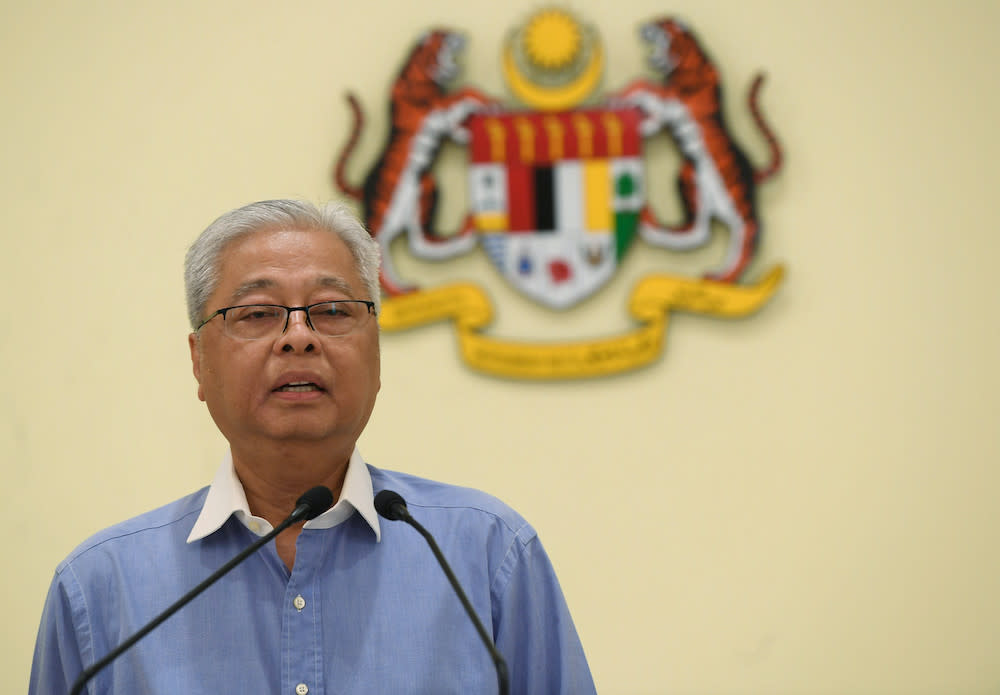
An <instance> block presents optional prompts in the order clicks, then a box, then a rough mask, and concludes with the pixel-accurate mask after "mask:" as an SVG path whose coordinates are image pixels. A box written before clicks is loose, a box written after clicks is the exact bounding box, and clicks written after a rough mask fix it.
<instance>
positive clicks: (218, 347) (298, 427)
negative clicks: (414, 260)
mask: <svg viewBox="0 0 1000 695" xmlns="http://www.w3.org/2000/svg"><path fill="white" fill-rule="evenodd" d="M336 299H371V297H368V296H367V293H366V291H365V288H364V284H363V283H362V281H361V277H360V276H359V275H358V272H357V270H356V269H355V264H354V259H353V257H352V256H351V253H350V251H349V250H348V249H347V246H346V245H345V244H344V242H342V241H341V240H340V239H339V238H337V237H336V236H334V235H333V234H330V233H329V232H322V231H295V230H282V231H259V232H254V233H252V234H249V235H247V236H245V237H242V238H240V239H238V240H236V241H234V242H232V243H230V244H229V246H227V247H226V248H225V249H224V250H223V253H222V256H221V259H220V277H219V284H218V286H217V287H216V288H215V291H214V292H213V293H212V296H211V297H209V300H208V302H207V304H206V306H205V315H206V316H207V315H209V314H211V313H212V312H213V311H215V310H217V309H221V308H223V307H228V306H234V305H239V304H283V305H285V306H306V305H309V304H315V303H317V302H324V301H330V300H336ZM188 342H189V344H190V348H191V362H192V366H193V369H194V376H195V378H196V379H197V380H198V397H199V398H201V400H203V401H205V403H206V404H207V405H208V410H209V412H210V413H211V414H212V418H213V419H214V420H215V423H216V425H217V426H218V427H219V430H220V431H221V432H222V434H223V435H224V436H225V437H226V439H228V440H229V442H230V444H231V445H232V446H233V447H234V448H238V447H240V446H251V445H254V444H257V443H263V442H264V440H269V441H272V442H288V443H293V442H321V441H328V442H330V443H331V444H332V445H334V446H337V447H346V446H353V444H354V442H355V441H357V438H358V436H359V435H360V434H361V431H362V430H363V429H364V427H365V424H366V423H367V422H368V417H369V415H371V412H372V408H373V407H374V405H375V395H376V394H377V393H378V390H379V386H380V381H379V347H378V326H377V323H376V319H375V317H371V319H370V320H369V321H368V323H367V324H366V325H365V326H364V327H363V328H361V329H358V330H357V331H355V332H354V333H349V334H348V335H344V336H338V337H326V336H323V335H320V334H318V333H316V332H314V331H313V330H312V329H310V328H309V326H308V324H307V323H306V316H305V312H302V311H296V312H293V313H291V314H290V316H289V320H288V329H287V330H286V331H285V332H284V333H282V334H281V335H279V336H277V337H276V338H273V339H267V338H265V339H260V340H239V339H236V338H231V337H229V336H227V335H226V333H225V331H224V330H223V319H222V317H221V316H216V317H215V318H213V319H212V320H211V321H209V322H208V323H207V324H206V325H205V326H203V327H202V329H201V330H200V331H199V332H198V334H191V336H190V337H189V341H188ZM290 383H295V384H302V383H308V384H311V385H312V386H310V387H303V386H295V387H292V388H289V387H288V384H290Z"/></svg>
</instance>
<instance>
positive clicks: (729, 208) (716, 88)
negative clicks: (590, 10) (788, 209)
mask: <svg viewBox="0 0 1000 695" xmlns="http://www.w3.org/2000/svg"><path fill="white" fill-rule="evenodd" d="M640 36H641V37H642V39H643V40H644V41H646V42H647V43H649V44H650V48H651V52H650V57H649V63H650V65H651V66H652V67H653V69H655V70H657V71H658V72H661V73H662V74H663V75H664V81H663V83H662V84H658V83H655V82H650V81H647V80H640V81H638V82H635V83H633V84H632V85H630V86H629V87H627V88H626V89H625V90H623V91H622V92H621V93H620V95H619V99H624V101H625V102H626V103H629V104H633V105H635V106H637V107H638V108H639V109H640V110H641V111H642V112H643V122H642V124H641V126H640V127H641V131H642V135H643V136H644V137H649V136H652V135H654V134H655V133H657V132H659V131H660V130H662V129H664V128H666V129H667V130H668V131H669V132H670V134H671V136H672V137H673V139H674V140H675V142H676V143H677V145H678V147H679V148H680V150H681V154H682V156H683V158H684V164H683V165H682V167H681V172H680V177H679V179H678V182H677V183H678V189H679V192H680V196H681V202H682V204H683V206H684V223H683V224H682V225H680V226H666V225H663V224H660V223H659V222H658V221H657V219H656V217H655V215H654V214H653V212H652V210H650V208H649V207H648V206H647V207H646V208H645V209H644V210H643V213H642V222H641V224H640V228H639V230H640V234H641V235H642V238H643V239H645V240H646V241H648V242H650V243H652V244H655V245H658V246H662V247H665V248H669V249H679V250H687V249H694V248H697V247H699V246H702V245H704V244H706V243H708V241H709V238H710V235H711V224H712V220H713V219H717V220H719V221H721V222H722V223H723V224H725V225H726V226H727V227H728V228H729V232H730V241H729V246H728V248H727V251H726V255H725V259H724V261H723V263H722V265H721V267H719V268H718V269H716V270H713V271H712V272H710V273H707V274H706V277H707V278H708V279H711V280H717V281H720V282H730V283H732V282H736V281H737V280H739V278H740V276H741V275H742V273H743V271H744V270H745V269H746V267H747V265H748V264H749V263H750V261H751V260H752V258H753V255H754V253H755V252H756V250H757V246H758V244H759V243H760V235H761V226H760V219H759V217H758V214H757V203H756V184H757V183H759V182H761V181H764V180H765V179H767V178H769V177H770V176H772V175H773V174H775V173H776V172H777V171H778V170H779V169H780V168H781V148H780V146H779V144H778V141H777V139H776V138H775V136H774V134H773V133H772V132H771V130H770V129H769V128H768V126H767V124H766V123H765V122H764V119H763V117H762V116H761V114H760V111H759V110H758V108H757V92H758V91H759V89H760V86H761V84H762V82H763V77H762V76H761V75H757V77H756V78H755V80H754V82H753V85H752V86H751V88H750V95H749V98H748V102H749V106H750V111H751V113H752V115H753V118H754V121H755V122H756V124H757V127H758V128H759V129H760V130H761V132H762V133H763V135H764V137H765V139H766V140H767V142H768V145H769V147H770V151H771V163H770V164H769V165H768V166H767V167H766V168H765V169H761V170H757V171H755V170H754V168H753V166H752V165H751V163H750V160H749V159H748V158H747V156H746V155H745V154H744V153H743V151H742V150H741V149H740V147H739V146H738V145H737V144H736V142H735V141H734V140H733V138H732V136H731V135H730V133H729V130H728V128H727V127H726V122H725V119H724V117H723V114H722V95H721V90H720V85H719V74H718V71H717V70H716V68H715V66H714V65H713V64H712V62H711V61H710V60H709V58H708V56H707V55H706V54H705V51H704V50H702V48H701V46H700V45H699V43H698V41H697V39H695V37H694V35H693V34H692V33H691V32H690V31H689V30H688V29H687V28H686V27H685V26H684V25H683V24H681V23H680V22H679V21H677V20H673V19H662V20H658V21H655V22H650V23H647V24H645V25H643V26H642V27H641V29H640Z"/></svg>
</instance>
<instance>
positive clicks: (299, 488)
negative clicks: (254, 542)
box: [231, 445, 354, 571]
mask: <svg viewBox="0 0 1000 695" xmlns="http://www.w3.org/2000/svg"><path fill="white" fill-rule="evenodd" d="M231 449H232V454H233V467H234V469H235V470H236V475H237V476H238V477H239V479H240V483H241V484H242V485H243V492H244V494H246V498H247V504H248V505H249V507H250V513H251V514H253V515H254V516H258V517H262V518H264V519H267V521H268V522H269V523H270V524H271V526H277V525H278V524H280V523H281V522H282V521H284V520H285V519H286V518H287V517H288V515H289V514H291V513H292V510H293V509H295V502H296V501H297V500H298V499H299V497H301V496H302V493H304V492H305V491H306V490H309V489H310V488H313V487H315V486H317V485H325V486H326V487H328V488H330V491H331V492H333V499H334V500H337V499H340V492H341V489H342V488H343V487H344V478H345V476H346V475H347V465H348V464H349V463H350V459H351V453H352V452H353V450H354V448H353V447H351V448H350V449H349V450H347V451H346V453H345V452H344V451H343V450H342V451H340V452H339V453H336V454H334V455H331V449H330V448H329V447H328V446H324V447H321V448H318V447H315V446H287V445H283V446H280V447H277V448H270V450H268V451H267V452H266V453H263V450H264V449H267V447H252V449H253V450H252V453H250V452H248V451H246V450H241V449H238V448H237V447H235V446H233V447H231ZM301 531H302V524H301V523H299V524H294V525H293V526H290V527H289V528H288V529H286V530H285V531H284V532H283V533H281V534H280V535H279V536H278V537H277V538H275V547H276V548H277V550H278V556H279V557H280V558H281V559H282V561H284V563H285V566H286V567H288V570H289V571H291V569H292V566H293V565H294V564H295V541H296V540H297V539H298V537H299V533H300V532H301Z"/></svg>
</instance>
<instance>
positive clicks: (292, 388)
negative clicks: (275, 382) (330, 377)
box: [274, 381, 323, 393]
mask: <svg viewBox="0 0 1000 695" xmlns="http://www.w3.org/2000/svg"><path fill="white" fill-rule="evenodd" d="M274 390H275V391H286V392H292V393H304V392H306V391H322V390H323V389H321V388H320V387H319V386H317V385H316V384H314V383H312V382H311V381H293V382H292V383H290V384H285V385H284V386H279V387H278V388H276V389H274Z"/></svg>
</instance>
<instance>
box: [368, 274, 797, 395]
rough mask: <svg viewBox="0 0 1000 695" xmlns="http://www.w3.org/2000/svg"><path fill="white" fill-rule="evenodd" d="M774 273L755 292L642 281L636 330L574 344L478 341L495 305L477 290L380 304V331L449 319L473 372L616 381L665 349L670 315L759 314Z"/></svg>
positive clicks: (665, 279) (451, 289)
mask: <svg viewBox="0 0 1000 695" xmlns="http://www.w3.org/2000/svg"><path fill="white" fill-rule="evenodd" d="M784 272H785V271H784V267H783V266H780V265H778V266H775V267H774V268H772V269H771V270H770V271H769V272H768V273H767V274H766V275H765V276H764V278H763V279H761V280H760V282H758V283H757V284H756V285H731V284H728V283H723V282H713V281H711V280H697V279H692V278H687V277H677V276H673V275H649V276H646V277H644V278H642V279H641V280H640V281H639V283H638V284H637V285H636V287H635V289H634V290H633V291H632V296H631V297H630V298H629V302H628V308H629V313H630V314H631V315H632V317H633V318H635V319H636V320H637V321H639V322H640V323H642V324H643V325H641V326H640V327H639V328H637V329H636V330H634V331H631V332H628V333H624V334H622V335H618V336H613V337H609V338H597V339H594V340H589V341H580V342H555V343H531V342H529V343H518V342H512V341H507V340H501V339H497V338H491V337H489V336H486V335H483V333H482V330H483V329H484V328H485V327H486V326H487V325H489V323H490V321H491V320H492V319H493V305H492V304H491V303H490V300H489V298H488V297H487V296H486V293H485V292H484V291H483V290H482V289H481V288H480V287H479V286H477V285H474V284H471V283H458V284H454V285H445V286H442V287H437V288H433V289H429V290H423V291H421V292H417V293H414V294H408V295H403V296H400V297H393V298H391V299H386V300H385V301H383V302H382V313H381V316H380V319H379V321H380V323H381V326H382V329H383V330H385V331H399V330H405V329H408V328H415V327H417V326H422V325H425V324H428V323H434V322H436V321H441V320H445V319H448V320H451V321H454V322H455V324H456V328H457V330H458V339H459V346H460V348H461V351H462V358H463V359H464V360H465V362H466V363H467V364H468V365H469V366H471V367H473V368H474V369H478V370H479V371H482V372H485V373H487V374H493V375H495V376H504V377H513V378H519V379H535V380H555V379H581V378H586V377H595V376H606V375H610V374H618V373H621V372H624V371H628V370H631V369H636V368H638V367H642V366H645V365H647V364H649V363H650V362H652V361H653V360H655V359H656V358H657V356H658V355H659V354H660V352H661V350H662V349H663V335H664V333H665V332H666V328H667V318H668V315H669V313H670V312H671V311H686V312H689V313H695V314H704V315H707V316H715V317H720V318H738V317H741V316H747V315H748V314H752V313H753V312H755V311H757V310H758V309H759V308H760V307H762V306H763V305H764V303H765V302H767V300H768V299H770V298H771V295H772V294H774V291H775V290H776V289H777V287H778V285H779V284H780V283H781V280H782V278H783V277H784Z"/></svg>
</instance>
